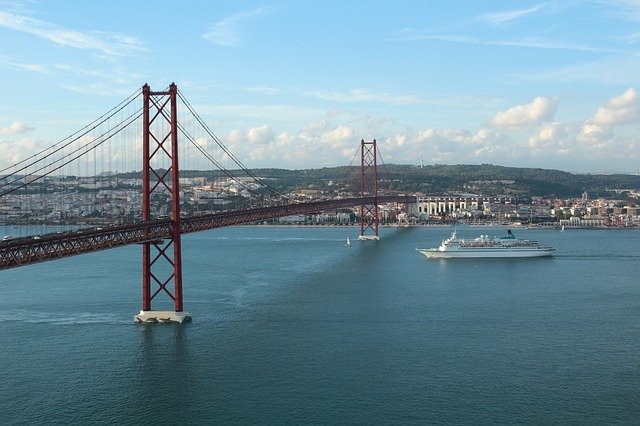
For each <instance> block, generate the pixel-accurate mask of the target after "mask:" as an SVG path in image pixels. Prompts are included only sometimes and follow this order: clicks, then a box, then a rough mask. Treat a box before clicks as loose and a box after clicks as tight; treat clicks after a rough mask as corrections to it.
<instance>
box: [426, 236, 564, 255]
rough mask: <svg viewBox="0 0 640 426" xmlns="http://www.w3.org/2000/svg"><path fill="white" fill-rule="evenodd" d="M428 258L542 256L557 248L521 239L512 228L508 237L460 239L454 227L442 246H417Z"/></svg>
mask: <svg viewBox="0 0 640 426" xmlns="http://www.w3.org/2000/svg"><path fill="white" fill-rule="evenodd" d="M416 250H418V251H419V252H420V253H422V254H424V255H425V256H427V257H428V258H438V259H449V258H467V257H468V258H482V257H494V258H495V257H541V256H551V255H553V252H554V251H555V248H553V247H551V246H550V245H548V244H543V243H539V242H537V241H533V240H519V239H517V238H516V237H515V235H513V233H512V232H511V230H507V236H506V237H493V238H490V237H489V236H488V235H480V237H478V238H474V239H471V240H465V239H460V238H458V237H457V236H456V231H455V229H454V231H453V233H452V234H451V237H449V238H447V239H446V240H442V243H441V244H440V247H438V248H430V249H419V248H416Z"/></svg>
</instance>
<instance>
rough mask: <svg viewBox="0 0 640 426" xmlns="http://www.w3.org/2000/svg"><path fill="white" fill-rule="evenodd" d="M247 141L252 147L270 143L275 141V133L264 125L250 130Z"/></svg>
mask: <svg viewBox="0 0 640 426" xmlns="http://www.w3.org/2000/svg"><path fill="white" fill-rule="evenodd" d="M247 139H248V141H249V143H250V144H252V145H258V144H264V143H269V142H271V141H272V140H273V132H272V131H271V127H270V126H268V125H267V124H263V125H262V126H259V127H253V128H251V129H249V131H248V132H247Z"/></svg>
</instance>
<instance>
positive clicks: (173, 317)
mask: <svg viewBox="0 0 640 426" xmlns="http://www.w3.org/2000/svg"><path fill="white" fill-rule="evenodd" d="M133 320H134V321H135V322H138V323H157V322H177V323H183V322H187V321H191V314H189V313H188V312H175V311H140V313H139V314H138V315H136V316H134V317H133Z"/></svg>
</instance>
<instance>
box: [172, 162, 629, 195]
mask: <svg viewBox="0 0 640 426" xmlns="http://www.w3.org/2000/svg"><path fill="white" fill-rule="evenodd" d="M359 172H360V169H359V167H358V166H340V167H325V168H320V169H301V170H287V169H255V170H253V173H255V175H257V176H259V177H261V178H265V179H268V180H269V182H270V184H271V186H273V187H275V188H276V189H278V190H281V191H289V190H292V189H300V188H317V189H334V190H338V189H345V190H349V191H358V189H359V186H360V175H359ZM204 173H205V174H206V175H208V176H211V177H212V176H224V175H223V174H222V173H221V172H204ZM232 173H233V174H234V175H235V174H236V172H235V171H232ZM181 174H182V176H185V177H189V176H196V175H200V176H202V174H203V172H193V171H184V170H183V171H182V172H181ZM238 175H239V176H240V175H241V174H238ZM378 175H379V180H380V188H384V189H390V190H395V191H402V192H422V193H425V194H429V195H444V194H451V193H473V194H480V195H512V196H520V197H534V196H540V197H558V198H570V197H580V196H581V195H582V193H583V192H585V191H586V192H588V193H589V197H590V198H596V197H605V196H613V195H614V194H615V191H613V190H614V189H635V190H640V176H638V175H626V174H577V173H569V172H563V171H560V170H551V169H539V168H520V167H504V166H496V165H493V164H481V165H462V164H461V165H443V164H436V165H428V166H424V167H420V166H414V165H402V164H387V165H379V166H378Z"/></svg>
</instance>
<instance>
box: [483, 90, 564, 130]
mask: <svg viewBox="0 0 640 426" xmlns="http://www.w3.org/2000/svg"><path fill="white" fill-rule="evenodd" d="M557 103H558V101H557V99H549V98H545V97H541V96H538V97H536V98H535V99H534V100H533V101H532V102H531V103H528V104H523V105H516V106H514V107H511V108H509V109H507V110H506V111H500V112H498V113H497V114H496V115H495V116H494V117H493V118H492V119H491V123H492V124H493V125H494V126H496V127H510V128H515V127H521V126H527V125H532V124H539V123H541V122H544V121H548V120H550V119H551V118H553V116H554V115H555V113H556V107H557Z"/></svg>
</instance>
